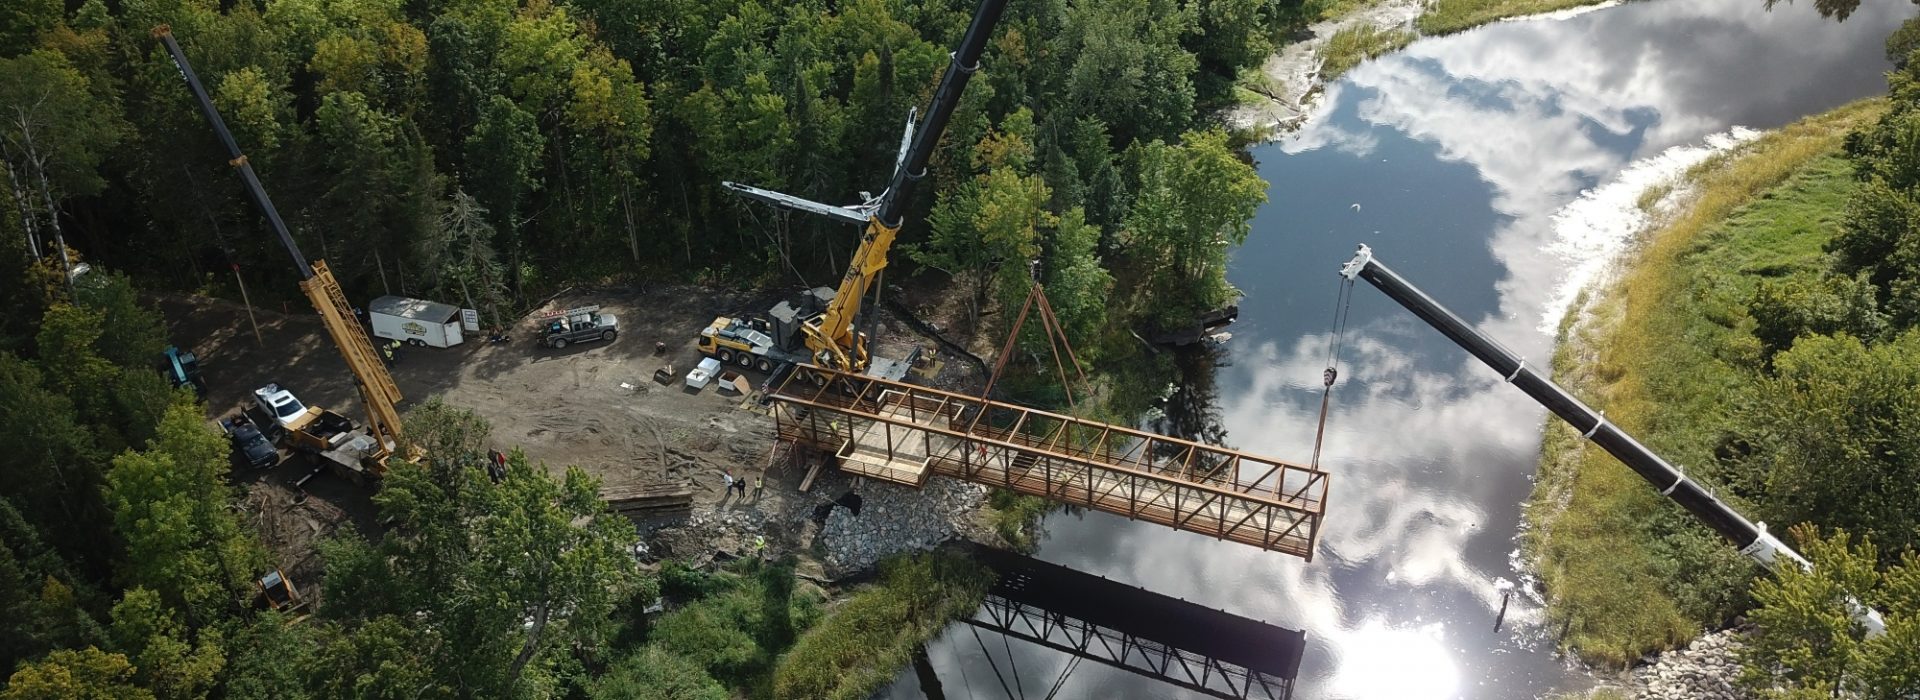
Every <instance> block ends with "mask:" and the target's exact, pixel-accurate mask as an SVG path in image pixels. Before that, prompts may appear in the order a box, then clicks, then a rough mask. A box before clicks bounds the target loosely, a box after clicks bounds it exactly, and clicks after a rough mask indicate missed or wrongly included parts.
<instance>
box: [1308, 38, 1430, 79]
mask: <svg viewBox="0 0 1920 700" xmlns="http://www.w3.org/2000/svg"><path fill="white" fill-rule="evenodd" d="M1413 39H1414V35H1413V32H1410V31H1407V30H1405V29H1380V28H1377V27H1374V26H1372V25H1356V26H1352V27H1347V28H1345V29H1341V30H1340V31H1338V32H1334V34H1333V37H1332V38H1330V39H1327V46H1326V48H1325V49H1322V50H1321V53H1320V55H1321V59H1320V79H1321V80H1324V81H1327V82H1333V81H1334V80H1335V79H1337V78H1339V77H1340V76H1341V75H1342V74H1344V73H1346V72H1347V71H1349V70H1352V69H1353V67H1354V66H1357V65H1360V64H1361V63H1362V62H1364V61H1366V60H1368V59H1371V58H1375V57H1378V56H1381V55H1384V54H1389V53H1393V52H1395V51H1399V50H1400V49H1401V48H1404V47H1405V46H1406V45H1407V44H1409V43H1412V42H1413Z"/></svg>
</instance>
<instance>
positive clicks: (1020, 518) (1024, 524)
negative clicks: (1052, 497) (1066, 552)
mask: <svg viewBox="0 0 1920 700" xmlns="http://www.w3.org/2000/svg"><path fill="white" fill-rule="evenodd" d="M1053 508H1054V503H1053V501H1049V500H1047V499H1044V498H1041V497H1039V496H1029V495H1026V494H1022V493H1016V492H1013V491H1008V490H1006V489H994V491H993V493H992V494H991V495H990V496H988V497H987V522H988V523H989V524H991V525H992V526H993V531H994V532H995V533H998V534H999V535H1000V539H1003V540H1006V541H1007V546H1009V547H1012V548H1013V549H1014V550H1015V551H1019V552H1031V551H1033V546H1034V545H1035V544H1038V542H1037V541H1036V540H1037V539H1038V532H1037V530H1038V529H1039V527H1040V519H1041V518H1042V517H1044V516H1046V514H1047V512H1048V511H1051V510H1053Z"/></svg>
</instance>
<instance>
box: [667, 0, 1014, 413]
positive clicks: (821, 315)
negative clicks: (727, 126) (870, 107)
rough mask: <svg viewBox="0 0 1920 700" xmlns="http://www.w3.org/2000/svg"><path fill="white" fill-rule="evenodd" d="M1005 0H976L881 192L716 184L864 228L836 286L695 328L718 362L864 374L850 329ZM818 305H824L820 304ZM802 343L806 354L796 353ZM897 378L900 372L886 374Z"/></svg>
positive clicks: (863, 343)
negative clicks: (757, 315)
mask: <svg viewBox="0 0 1920 700" xmlns="http://www.w3.org/2000/svg"><path fill="white" fill-rule="evenodd" d="M1006 6H1007V3H1006V0H981V2H980V6H979V7H978V8H977V9H976V10H975V11H974V13H973V21H972V23H971V24H969V25H968V26H967V33H966V34H965V35H964V36H962V37H961V39H960V46H959V48H958V49H956V50H955V51H954V52H953V54H952V55H951V60H950V61H949V62H948V64H947V70H946V73H945V74H943V75H942V76H941V77H940V85H939V87H938V88H937V89H936V90H935V91H934V94H933V102H932V103H931V104H929V105H928V106H927V114H926V118H925V119H923V120H921V121H920V122H919V123H917V124H916V123H915V122H914V121H913V115H912V114H909V115H908V116H907V133H906V136H905V137H903V138H902V139H901V144H900V145H901V150H900V155H899V157H898V158H897V159H896V160H895V162H894V171H893V178H892V180H891V181H890V182H889V183H888V185H887V189H885V190H883V191H881V193H880V196H878V197H874V198H872V199H870V200H869V201H867V202H864V203H862V204H859V205H855V206H847V207H842V206H834V205H831V204H822V203H819V202H813V201H808V200H805V199H801V198H799V197H795V196H792V195H788V194H782V193H779V192H774V191H771V190H764V189H760V188H758V187H751V186H748V185H741V184H737V183H732V182H725V183H721V184H722V185H724V186H725V187H727V188H728V189H731V190H734V191H736V192H739V193H741V194H743V195H746V196H748V197H752V198H754V199H758V200H761V201H764V202H767V203H769V204H773V205H775V206H778V207H782V208H786V209H793V210H797V211H804V212H808V213H812V214H819V215H822V216H826V217H829V218H832V219H836V220H839V221H843V222H846V223H850V224H854V225H857V226H861V227H863V232H862V233H861V236H860V247H859V249H857V250H855V251H854V254H853V259H852V261H850V262H849V263H848V264H847V272H846V274H845V275H843V276H842V277H841V278H840V286H839V287H838V288H837V289H833V290H826V289H825V288H822V289H816V290H813V291H811V292H809V297H810V299H809V300H808V302H803V303H802V304H801V305H797V306H796V305H794V304H792V303H790V302H782V303H781V304H780V305H779V306H776V307H774V309H773V314H772V316H773V318H772V321H771V322H768V321H766V320H759V319H738V318H729V317H725V316H722V317H720V318H716V319H714V321H713V324H712V325H710V326H708V327H707V328H706V329H705V330H703V331H701V332H700V342H699V347H700V351H701V352H702V353H705V354H707V355H711V356H714V357H717V358H720V360H721V361H722V362H728V363H732V364H737V365H740V366H742V367H749V366H755V367H758V368H759V369H761V370H763V371H767V370H770V369H772V368H773V367H774V366H777V365H780V364H784V363H789V362H791V363H795V364H804V363H812V364H814V365H817V366H820V367H826V368H830V369H835V370H839V371H843V372H853V373H860V372H865V371H867V369H868V367H869V366H870V365H871V364H872V363H873V357H872V355H871V354H870V353H869V352H868V349H867V335H866V334H865V333H862V332H860V331H859V329H857V328H855V327H854V320H855V319H856V318H857V317H859V315H860V307H861V303H862V301H863V300H864V298H865V297H866V295H867V292H868V291H871V290H875V289H877V288H878V285H877V284H876V283H877V281H878V280H879V278H880V272H881V270H884V269H886V267H887V252H888V251H889V250H890V249H891V248H892V247H893V239H894V236H896V235H898V234H899V233H900V226H901V224H902V223H903V218H904V216H905V211H904V210H905V208H906V205H907V204H908V203H909V202H910V201H911V200H912V198H913V191H914V189H915V188H916V187H917V186H918V185H919V184H920V181H921V180H923V179H925V178H926V176H927V161H928V160H929V159H930V158H931V157H932V156H933V148H934V146H935V145H936V144H938V143H939V141H940V135H941V134H943V133H945V132H946V130H947V122H948V120H950V119H951V118H952V117H953V111H954V109H955V108H956V107H958V106H959V104H960V94H961V93H962V92H963V91H965V90H966V88H967V81H968V79H970V78H972V77H973V74H974V73H975V72H976V71H978V70H980V55H981V53H983V52H984V51H985V50H986V47H987V39H988V38H989V37H991V36H992V35H993V28H994V25H996V24H999V22H1000V15H1001V13H1002V12H1003V11H1005V10H1006ZM822 305H824V308H819V307H821V306H822ZM802 348H804V351H803V350H802ZM889 378H890V379H898V377H889Z"/></svg>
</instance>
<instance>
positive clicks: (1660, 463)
mask: <svg viewBox="0 0 1920 700" xmlns="http://www.w3.org/2000/svg"><path fill="white" fill-rule="evenodd" d="M1340 274H1341V276H1343V277H1346V278H1347V279H1349V280H1353V279H1356V278H1357V279H1364V280H1366V281H1367V282H1368V283H1371V284H1372V285H1373V286H1374V287H1375V288H1377V289H1379V290H1380V291H1381V292H1382V293H1385V294H1386V295H1387V298H1389V299H1392V300H1394V301H1395V302H1397V303H1399V304H1400V305H1401V306H1404V307H1406V308H1407V310H1408V311H1412V312H1413V315H1415V316H1419V317H1420V320H1422V321H1426V322H1427V325H1429V326H1433V328H1434V330H1437V331H1440V334H1441V335H1444V336H1446V337H1447V339H1448V340H1452V341H1453V342H1454V343H1455V344H1457V345H1459V346H1460V347H1461V348H1462V349H1465V350H1466V351H1467V352H1468V353H1469V354H1471V355H1473V356H1474V357H1476V358H1479V360H1480V361H1481V362H1483V363H1486V365H1487V366H1488V367H1492V368H1493V371H1495V372H1498V373H1500V376H1502V377H1505V378H1506V380H1507V383H1509V384H1512V385H1514V386H1515V387H1517V388H1519V389H1520V391H1522V392H1525V393H1526V395H1527V396H1529V397H1532V398H1533V400H1534V401H1538V402H1539V403H1540V405H1542V406H1545V407H1546V408H1547V410H1549V411H1552V412H1553V414H1554V415H1556V416H1559V417H1560V419H1561V420H1564V421H1566V422H1567V424H1568V425H1571V426H1573V428H1574V429H1575V430H1578V431H1580V433H1581V435H1582V436H1583V437H1585V438H1586V439H1587V440H1590V441H1592V442H1593V444H1595V445H1598V446H1600V449H1603V450H1606V451H1607V454H1610V455H1613V457H1614V458H1615V459H1618V460H1620V462H1621V463H1622V464H1625V465H1627V468H1629V469H1632V470H1633V471H1634V473H1636V474H1639V475H1640V478H1642V479H1646V481H1647V483H1649V484H1652V485H1653V487H1654V488H1656V489H1659V490H1660V494H1661V495H1663V496H1666V497H1667V498H1668V499H1670V500H1672V501H1673V502H1674V503H1677V504H1679V505H1680V507H1681V508H1684V509H1686V511H1687V512H1688V513H1690V514H1692V515H1693V517H1694V518H1695V519H1698V520H1699V521H1700V522H1701V523H1702V524H1705V525H1706V526H1707V527H1709V528H1712V529H1713V531H1714V532H1717V533H1720V536H1721V537H1724V538H1726V539H1727V541H1729V542H1732V543H1733V544H1734V545H1735V546H1737V547H1739V548H1740V553H1741V554H1744V555H1747V557H1749V558H1751V559H1753V560H1754V561H1756V562H1759V563H1760V565H1761V566H1764V567H1766V568H1768V569H1774V568H1777V567H1778V566H1780V565H1781V564H1783V563H1786V562H1792V563H1793V564H1794V565H1796V566H1799V567H1801V568H1802V569H1810V568H1812V564H1810V563H1808V562H1807V560H1806V558H1805V557H1802V556H1800V554H1799V553H1798V552H1795V551H1793V548H1792V547H1789V546H1787V544H1786V543H1785V542H1781V541H1780V538H1778V537H1775V536H1774V535H1773V534H1772V533H1769V532H1767V528H1766V525H1765V523H1758V524H1756V523H1754V522H1753V521H1751V520H1748V519H1747V518H1746V516H1744V515H1741V514H1740V512H1739V511H1737V510H1734V508H1733V506H1730V505H1727V504H1726V503H1725V502H1724V501H1721V500H1720V499H1719V498H1718V497H1716V496H1715V495H1714V494H1713V492H1712V491H1710V490H1708V489H1707V487H1706V486H1704V485H1701V484H1700V482H1697V481H1694V480H1693V479H1690V478H1688V477H1687V475H1686V473H1685V472H1682V471H1680V470H1679V469H1678V468H1676V467H1674V466H1673V465H1671V464H1668V463H1667V460H1665V459H1662V458H1661V457H1660V455H1658V454H1655V453H1654V451H1653V450H1650V449H1647V446H1646V445H1642V444H1640V441H1639V440H1635V439H1633V436H1632V435H1628V434H1627V433H1626V431H1624V430H1621V429H1620V428H1619V427H1617V426H1615V425H1614V424H1612V423H1609V422H1607V419H1606V416H1604V415H1602V414H1601V413H1600V412H1599V411H1595V410H1593V409H1592V408H1590V407H1588V406H1587V405H1586V404H1584V403H1581V401H1580V400H1579V399H1577V398H1574V396H1573V394H1570V393H1568V392H1567V390H1566V389H1562V388H1560V385H1558V384H1555V383H1553V380H1551V379H1548V378H1547V377H1546V375H1544V374H1542V373H1540V372H1539V371H1538V370H1536V369H1534V368H1532V367H1529V366H1527V363H1526V360H1524V359H1522V358H1521V357H1520V356H1518V355H1515V354H1513V351H1511V350H1508V349H1506V348H1505V347H1503V346H1501V345H1500V343H1498V342H1495V341H1494V340H1493V339H1492V338H1489V337H1487V336H1486V335H1485V334H1483V333H1481V332H1480V331H1478V330H1476V329H1474V327H1473V326H1470V325H1468V324H1467V322H1466V321H1463V320H1461V319H1460V317H1459V316H1456V315H1454V313H1453V312H1452V311H1449V310H1448V309H1447V308H1446V307H1444V306H1441V305H1440V302H1437V301H1434V300H1433V297H1430V296H1427V294H1426V292H1422V291H1420V289H1419V288H1417V287H1414V286H1413V284H1412V283H1410V282H1408V281H1407V280H1406V279H1405V278H1402V277H1401V276H1400V275H1398V274H1395V273H1394V271H1393V270H1391V269H1388V268H1387V266H1386V265H1383V264H1381V263H1380V261H1379V260H1378V259H1376V258H1374V257H1373V250H1372V249H1371V248H1368V247H1367V246H1364V245H1363V246H1360V249H1359V251H1358V252H1357V253H1356V254H1355V255H1354V257H1353V260H1351V261H1348V262H1347V264H1346V265H1344V266H1342V267H1341V268H1340ZM1849 604H1850V606H1851V607H1852V608H1853V610H1854V617H1855V619H1856V621H1858V622H1860V623H1861V624H1862V625H1864V626H1865V627H1866V628H1867V629H1868V630H1869V632H1870V633H1872V634H1878V633H1880V632H1882V631H1884V630H1885V629H1886V626H1885V624H1884V623H1883V622H1882V621H1881V619H1880V615H1879V613H1877V612H1874V611H1873V609H1872V608H1868V607H1866V606H1864V605H1861V604H1860V603H1859V602H1857V601H1849Z"/></svg>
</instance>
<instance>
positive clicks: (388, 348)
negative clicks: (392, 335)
mask: <svg viewBox="0 0 1920 700" xmlns="http://www.w3.org/2000/svg"><path fill="white" fill-rule="evenodd" d="M397 347H400V341H398V340H396V341H393V342H391V343H387V344H385V345H382V346H380V356H381V357H384V358H386V360H387V366H388V367H392V366H393V349H394V348H397Z"/></svg>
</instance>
